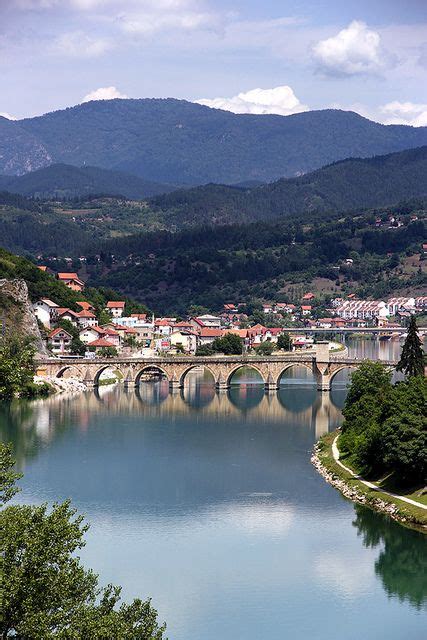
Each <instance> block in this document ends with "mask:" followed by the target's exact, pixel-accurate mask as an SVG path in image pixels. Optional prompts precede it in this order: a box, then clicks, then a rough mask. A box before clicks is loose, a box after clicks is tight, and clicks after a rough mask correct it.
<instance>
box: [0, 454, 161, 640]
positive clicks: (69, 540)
mask: <svg viewBox="0 0 427 640" xmlns="http://www.w3.org/2000/svg"><path fill="white" fill-rule="evenodd" d="M11 468H12V460H11V455H10V450H9V449H8V448H7V447H5V445H3V444H1V445H0V496H1V497H2V499H3V501H5V500H7V499H9V498H10V497H11V496H12V495H13V493H14V491H15V487H14V485H13V483H14V480H15V479H16V477H17V474H14V473H13V472H12V470H11ZM87 529H88V525H86V524H85V523H84V521H83V516H80V515H77V513H76V511H75V510H74V509H72V508H71V506H70V503H69V501H66V502H64V503H62V504H54V505H53V506H52V508H51V509H48V507H47V505H46V504H43V505H41V506H37V507H35V506H30V505H22V506H21V505H13V506H8V507H5V508H3V509H2V510H1V511H0V531H1V536H0V594H1V598H0V636H1V637H2V638H5V639H6V638H16V639H17V640H19V639H22V640H24V639H28V640H32V639H34V640H36V638H58V639H62V640H86V639H87V638H91V639H92V638H93V640H105V639H106V638H123V639H125V638H129V640H131V639H132V640H133V639H140V640H161V639H162V638H163V637H164V635H163V634H164V631H165V626H161V627H159V625H158V623H157V612H156V611H155V610H154V609H153V608H152V606H151V603H150V601H149V600H147V601H145V602H143V601H141V600H138V599H137V600H134V601H133V602H132V603H131V604H129V605H127V604H121V605H120V606H118V605H119V601H120V588H118V587H113V586H112V585H108V586H107V587H106V588H104V589H101V588H99V586H98V577H97V576H96V575H95V574H94V573H93V572H92V571H90V570H87V569H85V568H84V567H83V566H82V564H81V562H80V559H79V557H78V556H77V555H76V554H77V553H78V552H79V550H80V549H81V548H82V547H83V546H84V545H85V542H84V535H85V533H86V532H87Z"/></svg>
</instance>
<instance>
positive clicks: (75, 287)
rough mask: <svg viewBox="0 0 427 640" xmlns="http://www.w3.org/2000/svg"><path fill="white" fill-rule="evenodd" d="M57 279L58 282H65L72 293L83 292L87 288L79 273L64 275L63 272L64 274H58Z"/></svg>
mask: <svg viewBox="0 0 427 640" xmlns="http://www.w3.org/2000/svg"><path fill="white" fill-rule="evenodd" d="M57 278H58V280H60V281H61V282H63V283H64V284H65V286H66V287H68V288H69V289H71V290H72V291H83V289H84V288H85V283H84V282H83V280H80V278H79V276H78V275H77V273H74V272H72V273H64V272H62V273H58V274H57Z"/></svg>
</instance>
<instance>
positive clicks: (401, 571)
mask: <svg viewBox="0 0 427 640" xmlns="http://www.w3.org/2000/svg"><path fill="white" fill-rule="evenodd" d="M355 510H356V519H355V520H354V521H353V525H354V526H355V527H356V529H357V533H358V535H360V536H362V538H363V545H364V546H365V547H369V548H371V549H373V548H375V547H377V546H379V545H380V544H381V545H383V548H382V549H381V551H380V554H379V556H378V558H377V560H376V562H375V573H376V575H377V576H378V577H379V578H381V581H382V584H383V587H384V589H385V591H386V593H387V595H388V596H389V598H394V597H398V598H399V600H400V601H401V602H403V601H407V602H409V603H410V604H411V605H413V606H414V607H416V608H417V609H421V607H425V606H427V553H426V551H427V544H426V543H427V540H426V537H425V535H424V534H422V533H418V532H417V531H411V530H409V529H407V528H405V527H402V525H400V524H397V523H396V522H393V521H391V520H390V518H387V517H385V516H383V515H381V514H378V513H375V512H374V511H371V510H370V509H368V508H367V507H363V506H362V505H355Z"/></svg>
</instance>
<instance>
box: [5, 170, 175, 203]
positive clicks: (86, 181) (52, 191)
mask: <svg viewBox="0 0 427 640" xmlns="http://www.w3.org/2000/svg"><path fill="white" fill-rule="evenodd" d="M0 188H1V189H4V190H7V191H11V192H13V193H20V194H21V195H24V196H31V197H33V198H41V199H48V200H49V199H50V200H61V199H71V198H76V197H82V196H89V195H93V194H103V195H120V196H123V197H125V198H129V199H135V200H141V199H143V198H149V197H150V196H154V195H157V194H159V193H167V192H169V191H174V190H175V189H176V186H172V185H166V184H158V183H157V182H151V181H149V180H144V179H143V178H139V177H138V176H133V175H130V174H128V173H123V172H121V171H111V170H108V169H100V168H99V167H87V166H86V167H73V166H71V165H67V164H51V165H50V166H48V167H44V168H43V169H38V170H37V171H31V172H30V173H26V174H24V175H22V176H5V175H3V176H0Z"/></svg>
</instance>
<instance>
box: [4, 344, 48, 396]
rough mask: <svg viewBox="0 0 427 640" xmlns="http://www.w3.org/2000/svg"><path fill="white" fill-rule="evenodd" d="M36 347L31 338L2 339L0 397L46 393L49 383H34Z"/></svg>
mask: <svg viewBox="0 0 427 640" xmlns="http://www.w3.org/2000/svg"><path fill="white" fill-rule="evenodd" d="M34 374H35V366H34V347H33V346H32V343H31V341H30V340H27V339H21V338H18V337H15V336H7V337H5V338H3V339H1V340H0V398H13V396H16V395H20V396H29V397H31V396H36V395H46V394H47V393H48V392H49V387H48V385H36V384H34V381H33V380H34Z"/></svg>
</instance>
